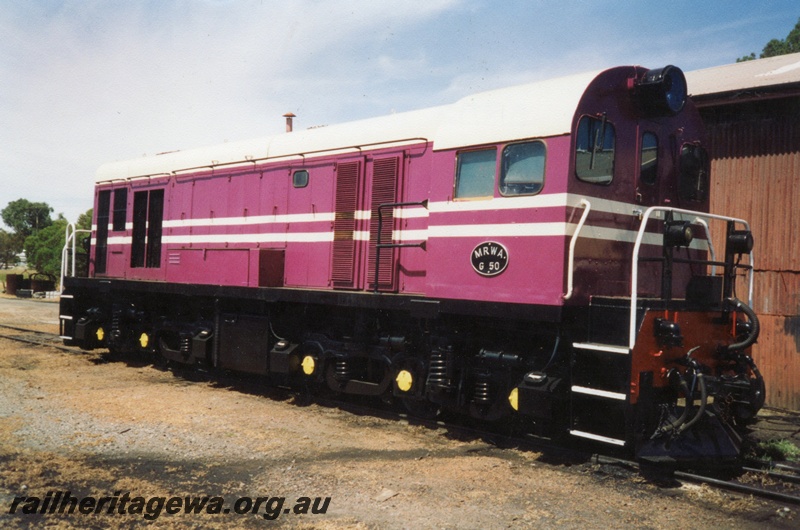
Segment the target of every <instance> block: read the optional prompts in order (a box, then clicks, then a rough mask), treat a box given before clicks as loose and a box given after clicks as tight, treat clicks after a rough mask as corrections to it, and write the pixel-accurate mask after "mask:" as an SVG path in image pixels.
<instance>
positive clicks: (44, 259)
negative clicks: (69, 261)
mask: <svg viewBox="0 0 800 530" xmlns="http://www.w3.org/2000/svg"><path fill="white" fill-rule="evenodd" d="M66 228H67V220H66V219H64V218H63V217H60V218H59V219H57V220H56V221H55V222H51V224H50V226H48V227H47V228H43V229H41V230H39V231H38V232H36V233H35V234H33V235H30V236H28V238H27V239H26V240H25V255H26V256H27V258H28V266H29V267H30V268H32V269H34V270H36V271H37V272H40V273H43V274H51V275H53V276H56V277H57V276H59V275H60V274H61V251H62V250H63V248H64V241H65V239H64V232H65V230H66Z"/></svg>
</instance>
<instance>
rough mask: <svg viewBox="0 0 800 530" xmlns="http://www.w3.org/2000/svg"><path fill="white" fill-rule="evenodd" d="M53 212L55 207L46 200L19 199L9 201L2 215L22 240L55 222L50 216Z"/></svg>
mask: <svg viewBox="0 0 800 530" xmlns="http://www.w3.org/2000/svg"><path fill="white" fill-rule="evenodd" d="M52 212H53V209H52V208H51V207H50V205H48V204H47V203H45V202H30V201H29V200H27V199H17V200H16V201H11V202H10V203H8V206H6V207H5V208H4V209H3V211H2V212H0V215H2V217H3V222H4V223H5V224H6V225H8V226H9V227H10V228H11V229H13V230H14V233H15V235H16V236H17V237H19V238H20V241H24V240H25V239H26V238H27V237H28V236H30V235H31V234H34V233H36V232H38V231H39V230H41V229H43V228H47V227H48V226H50V225H51V224H53V219H52V218H51V217H50V214H51V213H52Z"/></svg>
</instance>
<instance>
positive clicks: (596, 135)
mask: <svg viewBox="0 0 800 530" xmlns="http://www.w3.org/2000/svg"><path fill="white" fill-rule="evenodd" d="M615 142H616V133H615V131H614V125H613V124H612V123H610V122H609V121H608V120H607V119H606V116H605V115H602V116H600V117H594V116H583V117H582V118H581V119H580V121H579V122H578V130H577V133H576V137H575V174H576V175H577V177H578V178H579V179H580V180H582V181H584V182H591V183H593V184H609V183H611V181H612V180H613V178H614V144H615Z"/></svg>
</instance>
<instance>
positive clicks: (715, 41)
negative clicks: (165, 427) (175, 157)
mask: <svg viewBox="0 0 800 530" xmlns="http://www.w3.org/2000/svg"><path fill="white" fill-rule="evenodd" d="M799 18H800V5H799V4H798V3H797V1H796V0H760V1H758V2H756V1H753V0H730V1H723V0H706V1H703V2H698V1H697V0H670V1H668V2H665V1H663V0H618V1H614V2H609V1H607V0H605V1H600V0H584V1H578V0H561V1H558V2H554V1H545V0H528V1H524V0H423V1H417V0H402V1H393V2H388V1H386V0H347V1H344V0H342V1H332V0H149V1H148V0H141V1H137V0H74V1H71V0H68V1H55V0H0V35H2V38H0V209H2V208H5V206H6V205H7V204H8V203H9V202H11V201H14V200H16V199H20V198H24V199H27V200H29V201H31V202H46V203H47V204H49V205H50V206H52V207H53V209H54V212H53V217H54V218H55V217H56V216H57V215H58V214H63V215H64V216H65V217H66V218H67V220H69V221H71V222H74V221H76V220H77V217H78V215H80V214H81V213H83V212H85V211H86V210H88V209H89V208H91V207H92V196H93V184H94V176H95V172H96V170H97V168H98V167H99V166H100V165H102V164H104V163H106V162H113V161H118V160H127V159H132V158H138V157H142V156H148V155H149V156H152V155H155V154H157V153H160V152H165V151H173V150H176V149H190V148H193V147H201V146H205V145H212V144H218V143H223V142H228V141H236V140H246V139H250V138H258V137H262V136H268V135H271V134H279V133H282V132H283V131H284V126H285V125H284V123H285V122H284V118H283V117H282V115H283V114H285V113H287V112H292V113H294V114H296V115H297V118H295V129H296V130H297V129H305V128H308V127H314V126H320V125H333V124H336V123H343V122H347V121H352V120H356V119H361V118H367V117H373V116H381V115H385V114H390V113H393V112H403V111H408V110H415V109H421V108H425V107H432V106H437V105H442V104H448V103H453V102H455V101H457V100H458V99H460V98H462V97H464V96H467V95H469V94H473V93H476V92H481V91H484V90H491V89H494V88H501V87H506V86H511V85H516V84H522V83H527V82H531V81H536V80H540V79H548V78H552V77H558V76H561V75H567V74H572V73H578V72H584V71H589V70H598V69H602V68H605V67H610V66H615V65H621V64H639V65H642V66H645V67H648V68H656V67H660V66H664V65H667V64H674V65H676V66H679V67H680V68H682V69H683V70H685V71H691V70H696V69H701V68H708V67H713V66H719V65H722V64H728V63H732V62H735V60H736V58H737V57H741V56H744V55H748V54H749V53H751V52H755V53H756V55H758V53H760V51H761V50H762V48H763V47H764V45H765V44H766V43H767V41H769V40H770V39H773V38H778V39H783V38H785V37H786V35H787V34H788V33H789V31H791V29H792V28H793V27H794V25H795V24H796V23H797V21H798V19H799ZM690 91H691V87H690Z"/></svg>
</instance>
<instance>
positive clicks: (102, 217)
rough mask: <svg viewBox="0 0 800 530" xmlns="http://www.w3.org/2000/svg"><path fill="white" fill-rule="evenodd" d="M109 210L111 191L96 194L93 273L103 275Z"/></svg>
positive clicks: (106, 249)
mask: <svg viewBox="0 0 800 530" xmlns="http://www.w3.org/2000/svg"><path fill="white" fill-rule="evenodd" d="M110 210H111V190H103V191H101V192H99V193H98V194H97V243H96V244H95V257H94V272H95V273H96V274H105V272H106V260H107V253H108V220H109V213H110Z"/></svg>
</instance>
